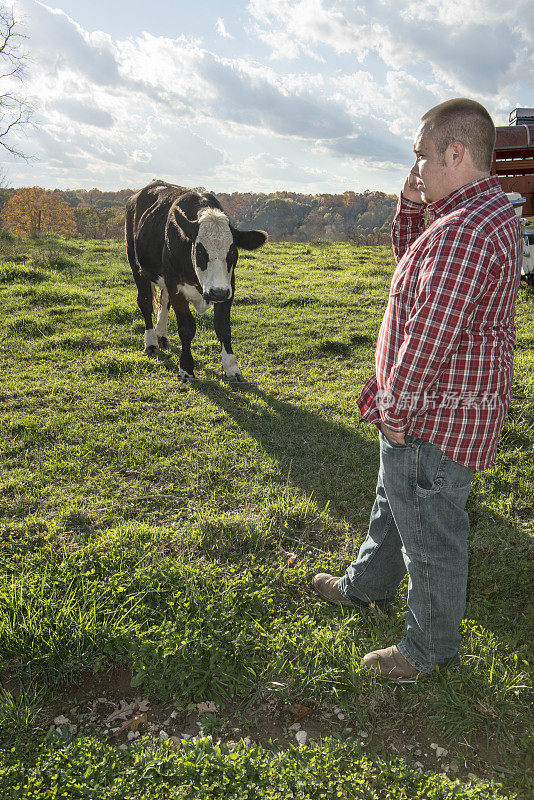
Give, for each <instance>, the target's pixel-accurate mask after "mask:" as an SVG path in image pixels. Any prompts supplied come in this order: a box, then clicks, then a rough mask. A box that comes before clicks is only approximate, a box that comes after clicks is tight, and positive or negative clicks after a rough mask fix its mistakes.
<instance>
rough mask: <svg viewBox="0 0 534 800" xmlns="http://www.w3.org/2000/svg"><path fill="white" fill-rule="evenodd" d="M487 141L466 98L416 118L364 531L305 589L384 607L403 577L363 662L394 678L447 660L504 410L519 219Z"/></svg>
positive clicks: (367, 398) (384, 338)
mask: <svg viewBox="0 0 534 800" xmlns="http://www.w3.org/2000/svg"><path fill="white" fill-rule="evenodd" d="M494 144H495V127H494V125H493V122H492V119H491V117H490V115H489V114H488V112H487V111H486V109H485V108H484V107H483V106H481V105H480V104H479V103H476V102H474V101H472V100H468V99H465V98H458V99H455V100H449V101H447V102H446V103H441V104H440V105H438V106H436V107H435V108H432V109H431V110H430V111H428V112H427V113H426V114H425V115H424V116H423V117H422V119H421V124H420V126H419V129H418V131H417V134H416V137H415V144H414V151H415V164H414V166H413V167H412V170H411V172H410V174H409V175H408V177H407V179H406V182H405V184H404V188H403V190H402V194H401V196H400V199H399V204H398V207H397V213H396V216H395V219H394V221H393V229H392V239H393V249H394V254H395V258H396V260H397V269H396V271H395V274H394V275H393V279H392V282H391V289H390V294H389V302H388V305H387V308H386V312H385V314H384V319H383V321H382V326H381V329H380V333H379V336H378V343H377V348H376V374H375V375H374V376H373V377H372V378H371V379H370V380H369V381H368V382H367V383H366V384H365V386H364V388H363V391H362V393H361V396H360V398H359V399H358V406H359V409H360V411H361V414H362V416H363V418H364V419H365V420H367V421H368V422H372V423H374V424H375V425H376V426H377V427H378V428H379V431H380V433H379V438H380V471H379V474H378V484H377V488H376V500H375V504H374V506H373V510H372V512H371V520H370V525H369V532H368V536H367V538H366V539H365V541H364V543H363V544H362V546H361V548H360V551H359V554H358V557H357V559H356V561H354V562H353V563H352V564H351V565H350V566H349V567H348V568H347V570H346V572H345V575H344V576H342V577H338V576H333V575H328V574H324V573H321V574H320V575H316V576H315V578H314V579H313V584H312V585H313V588H314V589H315V590H316V591H317V593H318V594H319V595H320V596H321V597H322V598H323V599H324V600H327V601H329V602H331V603H340V604H342V605H348V606H352V607H355V606H356V607H362V606H366V605H369V604H370V603H375V604H376V605H378V606H380V607H387V605H388V604H389V602H390V600H391V598H392V597H393V595H394V594H395V592H396V590H397V588H398V586H399V584H400V583H401V581H402V579H403V577H404V575H405V574H406V572H408V578H409V582H408V612H407V614H406V633H405V636H404V638H403V639H402V641H400V642H399V643H398V644H396V645H393V646H390V647H387V648H386V649H383V650H376V651H374V652H372V653H368V654H367V655H366V656H365V657H364V659H363V663H364V665H365V666H366V667H367V668H368V669H369V670H370V671H372V672H373V673H375V674H378V675H380V676H383V677H389V678H392V679H396V680H410V679H415V678H417V677H419V675H421V674H427V673H432V672H434V671H435V670H436V669H437V668H439V667H442V666H445V665H447V664H449V663H451V661H453V660H455V659H456V657H457V654H458V651H459V647H460V635H459V627H460V623H461V621H462V617H463V613H464V609H465V597H466V586H467V537H468V533H469V519H468V516H467V513H466V511H465V506H466V502H467V497H468V494H469V489H470V486H471V481H472V478H473V475H474V471H475V470H481V469H486V468H488V467H490V466H491V465H492V464H493V463H494V461H495V452H496V448H497V441H498V438H499V434H500V431H501V428H502V426H503V423H504V418H505V415H506V412H507V410H508V407H509V405H510V395H511V386H512V375H513V349H514V342H515V329H514V314H515V299H516V295H517V290H518V286H519V280H520V264H521V259H522V245H521V232H520V224H519V220H518V217H517V216H516V214H515V211H514V209H513V207H512V205H511V204H510V203H509V201H508V199H507V198H506V196H505V194H504V193H503V191H502V189H501V187H500V184H499V182H498V180H497V178H495V177H490V166H491V160H492V153H493V147H494ZM425 212H426V214H427V215H428V220H429V222H428V226H427V227H426V228H425Z"/></svg>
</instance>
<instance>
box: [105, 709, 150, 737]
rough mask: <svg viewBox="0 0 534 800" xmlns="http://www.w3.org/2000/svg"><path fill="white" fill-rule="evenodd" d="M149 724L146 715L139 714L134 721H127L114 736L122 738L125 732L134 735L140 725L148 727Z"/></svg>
mask: <svg viewBox="0 0 534 800" xmlns="http://www.w3.org/2000/svg"><path fill="white" fill-rule="evenodd" d="M146 723H147V716H146V714H138V715H137V716H136V717H133V719H127V720H125V721H124V722H123V723H122V725H121V727H120V728H119V730H118V731H115V733H114V734H113V736H120V734H121V733H122V732H123V731H133V732H134V733H135V732H136V731H138V728H139V726H140V725H146Z"/></svg>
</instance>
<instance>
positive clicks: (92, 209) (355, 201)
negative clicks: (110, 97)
mask: <svg viewBox="0 0 534 800" xmlns="http://www.w3.org/2000/svg"><path fill="white" fill-rule="evenodd" d="M15 191H16V190H15V189H1V190H0V209H1V207H2V206H3V204H4V203H5V202H6V201H7V200H8V199H9V198H10V197H11V196H12V195H13V193H14V192H15ZM134 191H135V189H121V190H120V191H117V192H102V191H100V189H90V190H86V189H68V190H60V189H56V190H55V192H56V193H57V194H58V195H59V196H60V197H61V198H62V199H63V200H65V202H67V203H68V205H69V206H70V207H71V208H72V209H73V210H74V215H75V218H76V225H77V229H78V234H79V235H80V236H83V237H85V238H94V239H122V237H123V231H124V205H125V203H126V200H127V199H128V197H129V196H130V194H132V193H133V192H134ZM217 196H218V198H219V200H220V201H221V203H222V206H223V208H224V210H225V211H226V213H227V214H228V216H229V217H230V219H231V220H232V222H233V223H235V224H236V225H238V226H239V227H243V228H260V229H262V230H266V231H267V232H268V233H269V237H270V239H271V241H275V242H282V241H287V242H309V241H316V240H318V239H327V240H330V241H352V242H355V243H356V244H389V241H390V238H389V229H390V224H391V220H392V219H393V214H394V212H395V207H396V204H397V197H396V196H395V195H391V194H384V192H372V191H365V192H363V193H362V194H358V193H356V192H352V191H346V192H344V193H343V194H315V195H314V194H297V193H295V192H285V191H284V192H274V193H271V194H263V193H254V192H247V193H241V192H232V194H226V193H218V195H217Z"/></svg>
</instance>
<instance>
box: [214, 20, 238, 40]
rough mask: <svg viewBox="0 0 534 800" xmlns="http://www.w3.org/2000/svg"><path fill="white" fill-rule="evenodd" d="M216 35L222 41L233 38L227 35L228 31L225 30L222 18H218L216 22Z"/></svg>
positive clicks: (229, 34)
mask: <svg viewBox="0 0 534 800" xmlns="http://www.w3.org/2000/svg"><path fill="white" fill-rule="evenodd" d="M217 33H218V34H219V36H222V37H223V39H233V38H234V37H233V36H232V34H231V33H228V31H227V30H226V25H225V24H224V20H223V18H222V17H219V19H218V20H217Z"/></svg>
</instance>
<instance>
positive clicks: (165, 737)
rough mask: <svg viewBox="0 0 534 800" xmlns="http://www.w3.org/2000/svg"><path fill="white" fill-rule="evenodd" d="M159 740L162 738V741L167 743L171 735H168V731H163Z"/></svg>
mask: <svg viewBox="0 0 534 800" xmlns="http://www.w3.org/2000/svg"><path fill="white" fill-rule="evenodd" d="M159 738H160V739H161V740H162V741H163V742H166V741H167V739H168V738H169V734H168V733H167V731H164V730H161V731H160V732H159Z"/></svg>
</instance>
